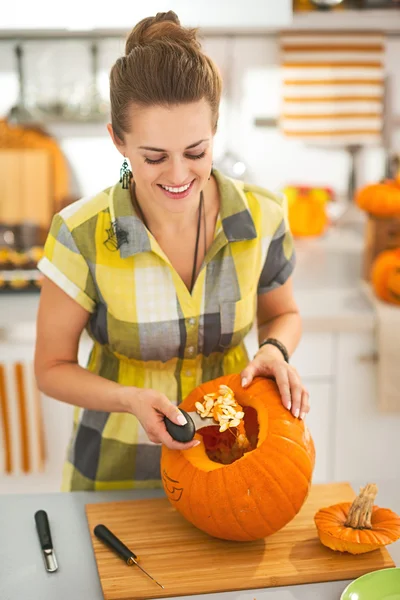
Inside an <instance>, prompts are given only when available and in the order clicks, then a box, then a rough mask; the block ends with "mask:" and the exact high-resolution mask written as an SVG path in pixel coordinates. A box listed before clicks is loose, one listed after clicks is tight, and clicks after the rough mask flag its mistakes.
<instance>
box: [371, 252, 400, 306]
mask: <svg viewBox="0 0 400 600" xmlns="http://www.w3.org/2000/svg"><path fill="white" fill-rule="evenodd" d="M371 282H372V287H373V288H374V291H375V294H376V295H377V297H378V298H380V300H383V301H384V302H389V303H391V304H400V248H396V249H395V250H385V251H384V252H381V253H380V254H378V256H377V257H376V258H375V260H374V262H373V263H372V267H371Z"/></svg>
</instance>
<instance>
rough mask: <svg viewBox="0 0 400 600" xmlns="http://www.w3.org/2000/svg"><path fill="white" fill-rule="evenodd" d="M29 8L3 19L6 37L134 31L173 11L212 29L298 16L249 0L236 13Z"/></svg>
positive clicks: (153, 7) (124, 5)
mask: <svg viewBox="0 0 400 600" xmlns="http://www.w3.org/2000/svg"><path fill="white" fill-rule="evenodd" d="M23 4H24V8H23V9H22V10H21V5H20V4H18V6H17V5H14V6H13V5H10V6H9V7H8V8H7V11H5V13H4V14H3V15H2V19H1V26H0V32H1V30H9V29H14V30H18V29H19V30H21V29H29V30H34V29H38V30H42V31H46V30H48V29H53V30H69V31H77V30H87V31H90V30H92V29H106V30H110V29H120V30H121V31H128V30H129V29H130V28H131V27H133V26H134V24H135V23H136V22H137V21H139V20H140V19H143V18H144V17H148V16H149V15H155V14H156V13H157V12H160V11H168V10H173V11H175V12H176V13H177V14H178V16H179V18H180V20H181V22H182V24H184V25H187V26H191V27H202V28H204V29H211V30H212V29H221V28H222V29H224V28H232V29H235V30H241V29H245V28H250V29H254V28H256V29H260V28H271V27H282V26H283V27H285V26H288V25H290V23H291V17H292V2H291V0H268V2H266V1H265V0H247V2H236V3H235V7H234V10H233V9H232V0H218V2H216V1H215V0H202V2H187V0H172V1H171V0H169V1H166V0H148V1H147V2H145V3H139V2H132V1H130V0H120V2H119V3H118V9H117V10H111V11H110V10H109V8H108V7H107V4H104V5H101V4H97V3H96V5H95V6H94V3H93V2H86V3H82V2H78V1H77V0H71V2H69V3H68V5H65V6H61V7H60V6H59V7H57V9H54V11H51V10H49V9H48V3H47V1H46V2H45V1H44V0H37V2H35V4H34V5H32V4H31V3H30V2H27V1H25V2H23ZM74 5H75V6H74Z"/></svg>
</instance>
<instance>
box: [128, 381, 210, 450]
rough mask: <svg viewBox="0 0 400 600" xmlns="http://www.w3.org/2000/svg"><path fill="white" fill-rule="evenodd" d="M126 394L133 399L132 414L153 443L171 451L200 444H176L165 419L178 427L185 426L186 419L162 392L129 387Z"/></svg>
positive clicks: (195, 441) (194, 441)
mask: <svg viewBox="0 0 400 600" xmlns="http://www.w3.org/2000/svg"><path fill="white" fill-rule="evenodd" d="M129 392H131V394H129ZM124 393H125V394H128V395H129V396H130V398H129V399H131V402H129V404H130V406H131V410H130V412H131V413H132V414H134V415H135V417H136V418H137V419H139V421H140V423H141V425H142V427H143V429H144V430H145V431H146V433H147V435H148V438H149V440H150V441H151V442H154V443H155V444H165V446H167V448H170V449H171V450H189V448H193V447H194V446H197V445H198V444H199V443H200V442H199V441H198V440H191V441H190V442H187V443H186V444H183V443H181V442H176V441H175V440H174V439H173V438H172V437H171V436H170V434H169V433H168V431H167V429H166V427H165V423H164V417H167V418H168V419H170V421H172V422H173V423H176V424H177V425H185V423H186V419H185V417H184V416H183V414H182V413H181V411H180V410H179V408H178V407H177V406H175V405H174V404H172V402H171V401H170V400H168V398H167V397H166V396H165V395H164V394H162V393H161V392H157V391H156V390H152V389H148V388H134V389H133V388H128V387H127V388H125V389H124ZM182 419H183V421H182ZM180 420H181V422H180Z"/></svg>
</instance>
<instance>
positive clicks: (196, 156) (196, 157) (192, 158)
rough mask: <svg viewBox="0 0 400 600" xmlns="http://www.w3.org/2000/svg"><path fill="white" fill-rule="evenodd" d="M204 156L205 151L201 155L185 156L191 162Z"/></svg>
mask: <svg viewBox="0 0 400 600" xmlns="http://www.w3.org/2000/svg"><path fill="white" fill-rule="evenodd" d="M203 156H205V151H204V152H202V153H201V154H186V158H190V159H191V160H197V159H198V158H203Z"/></svg>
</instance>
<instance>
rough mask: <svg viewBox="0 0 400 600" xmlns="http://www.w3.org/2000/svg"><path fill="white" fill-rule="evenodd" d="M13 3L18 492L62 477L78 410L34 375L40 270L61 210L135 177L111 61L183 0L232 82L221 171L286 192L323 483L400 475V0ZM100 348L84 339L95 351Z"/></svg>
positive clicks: (3, 55)
mask: <svg viewBox="0 0 400 600" xmlns="http://www.w3.org/2000/svg"><path fill="white" fill-rule="evenodd" d="M15 4H16V5H15V7H8V8H7V9H5V11H3V14H2V19H1V22H0V90H1V93H0V493H7V492H21V493H24V492H32V491H33V492H35V491H39V490H42V491H58V489H59V482H60V476H61V466H62V462H63V460H64V454H65V449H66V444H67V441H68V437H69V434H70V431H71V425H72V412H71V411H72V407H71V406H67V405H63V404H61V403H59V402H55V401H54V400H52V399H50V398H46V397H43V395H41V394H39V393H38V391H37V389H36V386H35V382H34V377H33V369H32V358H33V350H34V344H35V320H36V313H37V307H38V300H39V294H40V276H39V273H38V271H37V270H36V264H37V262H38V260H39V259H40V257H41V254H42V248H43V243H44V240H45V237H46V234H47V231H48V228H49V225H50V221H51V218H52V216H53V214H54V213H55V212H57V211H58V210H60V209H61V208H62V207H63V206H66V205H68V204H70V203H71V202H74V201H76V200H77V199H79V198H81V197H83V196H90V195H92V194H96V193H97V192H98V191H100V190H101V189H103V188H106V187H108V186H110V185H113V184H115V183H116V182H117V180H118V178H119V170H120V167H121V156H120V154H119V153H118V152H117V151H116V149H115V148H114V145H113V144H112V142H111V140H110V138H109V135H108V132H107V130H106V124H107V123H108V121H109V87H108V76H109V70H110V68H111V66H112V64H113V63H114V62H115V60H116V59H117V58H118V57H119V56H121V55H122V54H124V44H125V38H126V35H127V34H128V33H129V31H130V30H131V28H132V26H133V25H134V24H135V23H136V22H137V21H138V20H140V19H141V18H143V17H145V16H149V15H153V14H155V13H156V12H158V11H159V10H169V9H172V10H175V11H176V12H177V14H178V16H179V17H180V19H181V22H182V24H184V25H189V26H196V27H199V33H200V36H201V40H202V44H203V48H204V50H205V52H206V53H208V54H209V55H210V57H211V58H212V59H213V60H214V61H215V62H216V63H217V65H218V66H219V68H220V70H221V73H222V76H223V80H224V94H223V99H222V104H221V117H220V123H219V129H218V132H217V134H216V140H215V161H214V164H215V166H216V167H217V168H219V169H221V170H222V171H223V172H225V173H226V174H227V175H229V176H231V177H235V178H237V179H244V180H246V181H248V182H251V183H254V184H257V185H259V186H262V187H266V188H268V189H270V190H272V191H274V192H278V193H284V194H286V196H287V198H288V203H289V220H290V225H291V228H292V231H293V234H294V236H295V243H296V251H297V267H296V271H295V275H294V282H295V293H296V299H297V301H298V304H299V307H300V310H301V313H302V316H303V323H304V335H303V339H302V342H301V344H300V346H299V348H298V350H297V351H296V353H295V355H294V357H293V363H294V364H295V365H296V367H297V368H298V370H299V372H300V374H301V376H302V378H303V380H304V381H305V383H306V385H307V387H308V389H309V391H310V395H311V402H312V411H311V413H310V415H309V417H308V423H309V427H310V429H311V432H312V434H313V436H314V439H315V442H316V448H317V467H316V472H315V481H317V482H323V481H331V480H343V479H352V478H357V479H363V478H364V476H365V478H366V479H368V480H370V479H371V478H372V479H373V478H374V477H375V474H376V476H378V474H379V475H380V476H384V477H386V478H393V477H395V472H394V471H393V464H392V462H391V458H392V457H393V453H392V450H393V447H394V445H395V443H396V437H395V436H396V435H397V432H398V430H399V426H400V397H399V394H398V389H400V376H399V374H398V368H397V365H398V362H399V353H400V343H399V339H400V314H399V313H400V309H399V305H400V171H399V166H400V60H399V56H400V3H399V1H398V0H391V1H390V0H387V1H385V0H343V1H340V0H294V1H292V0H268V2H265V1H262V0H246V2H244V1H243V2H242V1H239V0H236V1H235V8H236V10H235V14H232V13H233V11H232V10H231V3H230V2H229V1H228V0H219V1H218V2H217V3H216V2H215V1H213V0H203V2H202V3H201V4H200V5H199V4H197V3H196V4H193V3H187V2H184V1H183V0H176V1H174V0H170V1H169V2H167V3H166V2H163V1H158V2H157V1H156V0H154V1H150V0H149V1H148V2H146V6H145V7H144V8H135V7H134V6H132V5H134V4H136V3H132V2H124V1H122V2H119V3H118V7H117V9H116V10H115V11H114V12H111V11H112V9H111V8H110V7H108V8H107V9H106V8H104V9H103V8H101V7H99V5H96V6H93V5H94V3H92V2H87V3H85V5H84V7H82V6H79V4H78V3H77V2H76V1H75V0H72V1H71V2H69V3H68V12H67V8H63V7H58V8H57V13H56V12H54V14H52V13H51V11H49V10H48V8H47V7H46V6H45V3H43V6H41V2H40V1H38V2H35V3H34V6H30V5H28V3H26V6H23V7H21V4H18V5H17V3H15ZM22 4H24V3H22ZM81 4H82V3H81ZM247 344H248V349H249V352H250V354H251V355H253V354H254V353H255V351H256V349H257V340H256V332H255V330H254V331H252V332H251V334H250V335H249V338H248V340H247ZM89 350H90V343H89V340H88V339H86V337H85V336H83V338H82V343H81V351H80V360H81V361H82V364H84V363H85V360H86V357H87V355H88V352H89Z"/></svg>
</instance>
